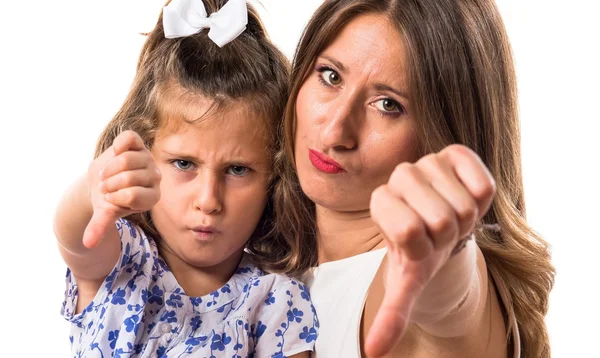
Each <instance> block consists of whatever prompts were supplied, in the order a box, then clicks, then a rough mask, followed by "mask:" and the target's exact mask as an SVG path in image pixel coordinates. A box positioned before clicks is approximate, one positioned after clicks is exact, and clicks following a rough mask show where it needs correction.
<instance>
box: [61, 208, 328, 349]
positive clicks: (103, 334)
mask: <svg viewBox="0 0 600 358" xmlns="http://www.w3.org/2000/svg"><path fill="white" fill-rule="evenodd" d="M117 225H118V226H119V225H121V227H120V229H119V235H120V236H121V257H120V258H119V260H118V262H119V263H118V264H117V265H116V266H115V267H116V268H114V269H113V270H112V271H111V272H110V275H109V276H108V277H107V278H106V281H107V282H105V284H103V285H102V286H101V287H100V288H99V290H98V294H97V295H96V297H100V298H97V299H96V300H95V301H93V302H91V303H90V304H89V305H87V306H86V308H85V309H84V310H83V312H81V313H78V314H76V313H75V308H76V303H77V301H76V298H77V296H78V287H77V283H76V281H75V280H74V278H73V276H72V274H71V273H70V271H69V275H68V276H67V278H66V279H67V288H66V290H65V302H64V303H63V305H62V310H61V314H62V315H63V316H64V317H65V318H67V319H68V320H69V321H70V322H71V324H72V325H71V333H70V334H69V336H68V337H69V340H70V341H71V355H70V356H71V357H92V356H94V357H101V358H115V357H118V358H128V357H139V356H142V355H144V356H153V357H160V358H167V357H169V358H173V357H177V358H188V357H210V356H212V357H215V358H244V357H256V358H258V357H265V358H266V357H271V356H273V357H280V358H283V357H284V356H285V355H287V354H289V353H293V352H300V351H310V350H312V349H313V347H314V342H315V339H316V338H317V335H318V331H319V329H318V321H317V319H316V317H315V315H316V314H315V312H314V309H313V308H312V307H311V304H310V301H309V300H308V299H309V297H310V296H309V295H308V289H307V287H306V286H304V285H303V283H302V282H300V281H295V280H293V279H291V278H289V277H286V276H285V275H279V274H265V273H263V272H262V271H261V270H260V269H259V268H257V267H255V266H254V265H252V264H251V259H250V258H249V257H248V256H245V257H243V258H242V261H243V262H244V263H243V264H240V265H239V268H238V270H237V271H236V274H234V276H233V277H232V278H230V279H229V280H228V282H227V283H226V284H224V285H222V286H221V287H218V288H216V289H215V290H212V291H211V292H210V293H208V294H205V295H202V296H201V297H190V296H187V295H186V293H185V291H184V290H183V288H182V287H181V285H180V284H179V283H178V282H177V280H176V278H175V275H174V274H172V272H171V271H170V269H169V267H168V265H167V264H166V262H164V260H163V258H161V257H160V255H159V253H158V246H157V243H156V242H155V241H154V240H153V239H152V238H149V237H147V236H146V235H145V234H144V232H143V231H141V230H140V228H139V227H137V226H136V225H127V221H126V220H120V221H119V222H118V223H117ZM132 235H134V236H135V239H134V238H133V237H132ZM123 263H124V265H122V264H123ZM244 288H245V289H244ZM242 290H244V291H243V292H242ZM298 322H301V323H298Z"/></svg>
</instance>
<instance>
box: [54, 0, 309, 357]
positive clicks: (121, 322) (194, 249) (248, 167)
mask: <svg viewBox="0 0 600 358" xmlns="http://www.w3.org/2000/svg"><path fill="white" fill-rule="evenodd" d="M224 3H225V0H211V1H208V0H205V2H204V4H203V3H202V2H201V1H200V0H188V1H173V2H171V3H170V4H168V6H167V7H166V8H165V9H164V11H163V15H162V16H161V19H160V20H159V22H158V24H157V26H156V28H155V29H154V30H153V31H152V32H151V33H150V34H149V38H148V40H147V42H146V44H145V45H144V48H143V50H142V53H141V56H140V59H139V63H138V71H137V75H136V78H135V80H134V84H133V86H132V89H131V91H130V94H129V96H128V98H127V100H126V101H125V103H124V105H123V107H122V108H121V110H120V111H119V112H118V114H117V115H116V116H115V118H114V119H113V120H112V121H111V122H110V123H109V125H108V127H107V128H106V129H105V131H104V133H103V134H102V135H101V137H100V140H99V144H98V148H97V151H96V158H95V160H94V161H93V162H92V164H91V165H90V167H89V168H88V170H87V174H86V175H85V176H84V177H82V178H81V179H80V180H78V181H77V182H76V183H75V184H74V185H73V187H72V188H71V189H70V190H69V191H68V192H67V194H66V195H65V197H64V198H63V200H62V201H61V203H60V205H59V207H58V209H57V213H56V218H55V233H56V236H57V238H58V242H59V247H60V252H61V254H62V256H63V258H64V260H65V262H66V263H67V266H68V267H69V269H68V271H67V290H66V299H65V302H64V304H63V309H62V314H63V316H64V317H65V318H66V319H67V320H69V321H70V322H72V335H71V337H70V339H71V343H72V352H73V355H74V356H76V357H115V358H116V357H130V356H139V357H182V356H186V355H191V356H198V357H209V356H210V357H232V356H233V357H248V356H250V357H251V356H255V357H290V356H294V357H308V354H309V351H311V350H312V349H313V345H314V340H315V338H316V336H317V329H318V322H317V318H316V316H315V311H314V308H313V306H312V304H311V301H310V298H309V295H308V291H307V289H306V287H305V286H304V285H303V284H302V283H301V282H299V281H297V280H294V279H291V278H289V277H287V276H284V275H281V274H267V273H265V272H263V271H262V268H264V269H268V270H269V271H280V272H288V273H292V274H295V273H298V267H300V264H299V262H298V260H297V257H298V256H299V250H300V249H301V247H300V245H299V243H298V242H286V241H285V240H284V239H283V238H282V236H279V235H277V234H276V233H275V232H274V230H273V229H272V227H273V223H272V219H271V218H272V212H273V210H274V209H273V207H272V205H271V204H270V186H271V182H272V178H273V160H272V153H273V151H274V148H275V147H276V146H277V142H276V141H277V136H276V135H275V133H276V131H277V128H278V125H277V124H278V122H279V120H280V118H281V116H282V112H283V106H284V104H285V99H286V98H285V97H286V93H287V92H286V89H287V82H286V81H287V75H288V72H287V70H288V67H287V62H286V59H285V57H284V56H283V55H282V54H281V53H280V52H279V51H278V50H277V49H276V48H275V47H274V46H273V45H272V44H271V43H270V41H269V40H268V38H267V36H266V33H265V30H264V28H263V27H262V25H261V23H260V20H259V18H258V16H257V15H256V13H255V12H254V11H253V9H250V11H248V10H247V8H246V3H245V1H244V0H230V1H229V2H227V4H224ZM204 7H206V9H204ZM207 13H209V14H210V13H213V15H211V16H210V20H209V18H208V17H207V16H206V15H207ZM241 14H243V15H244V16H241ZM247 15H249V16H247ZM163 18H164V20H163ZM163 21H164V22H163ZM198 24H204V27H209V28H210V30H209V31H208V34H207V31H206V30H202V28H201V27H200V26H198ZM166 37H168V38H166ZM115 223H116V225H115ZM244 248H246V249H247V250H248V251H250V252H251V253H252V255H247V254H245V253H244ZM251 258H252V260H251ZM259 267H260V268H259Z"/></svg>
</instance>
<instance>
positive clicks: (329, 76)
mask: <svg viewBox="0 0 600 358" xmlns="http://www.w3.org/2000/svg"><path fill="white" fill-rule="evenodd" d="M318 71H319V72H320V73H319V79H320V80H321V81H323V82H324V83H325V84H326V85H329V86H338V85H339V84H340V83H342V78H341V77H340V75H339V74H338V73H337V72H335V71H334V70H332V69H331V68H327V67H323V68H319V69H318Z"/></svg>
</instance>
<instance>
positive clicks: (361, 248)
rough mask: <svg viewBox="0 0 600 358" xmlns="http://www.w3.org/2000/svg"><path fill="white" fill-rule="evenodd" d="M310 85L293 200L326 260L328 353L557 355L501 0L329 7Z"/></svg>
mask: <svg viewBox="0 0 600 358" xmlns="http://www.w3.org/2000/svg"><path fill="white" fill-rule="evenodd" d="M292 83H293V84H294V85H293V87H292V89H291V97H290V101H289V103H288V107H287V112H286V118H285V123H284V128H283V131H284V133H283V134H284V135H285V140H286V144H285V148H283V149H282V151H281V153H280V156H279V165H280V167H281V170H282V172H283V178H282V179H281V180H280V181H279V183H278V184H277V187H276V188H275V200H276V207H275V209H276V211H277V212H278V213H279V215H280V220H278V230H280V231H281V232H285V233H287V234H288V235H300V236H302V237H304V238H305V241H304V242H305V248H304V263H303V264H304V266H305V267H310V266H316V268H315V269H313V270H311V271H310V272H309V274H308V278H307V280H308V282H309V284H310V285H311V293H312V296H313V299H314V302H315V307H316V310H317V313H318V315H319V319H320V322H321V327H320V331H319V338H318V340H317V347H316V356H317V357H320V358H323V357H326V358H329V357H358V356H360V355H361V354H362V355H363V356H373V357H375V356H377V357H378V356H388V357H434V356H435V357H437V356H444V357H506V356H515V357H517V356H524V357H536V358H537V357H548V356H549V355H550V353H549V350H550V348H549V342H548V335H547V332H546V327H545V324H544V316H545V314H546V311H547V308H548V295H549V291H550V290H551V288H552V285H553V279H554V271H553V267H552V264H551V262H550V257H549V254H548V248H547V244H546V243H545V242H544V241H543V240H542V239H541V238H540V237H538V236H537V234H536V233H534V232H533V231H532V230H531V229H530V228H529V227H528V225H527V223H526V221H525V204H524V195H523V184H522V178H521V162H520V154H519V146H520V143H519V141H520V137H519V123H518V118H517V97H516V93H517V92H516V87H515V77H514V68H513V63H512V58H511V52H510V45H509V42H508V39H507V35H506V32H505V29H504V26H503V23H502V20H501V18H500V15H499V13H498V10H497V8H496V6H495V4H494V3H493V1H492V0H404V1H402V0H330V1H326V2H325V3H324V4H323V5H322V6H321V7H320V8H319V9H318V10H317V11H316V13H315V15H314V16H313V18H312V19H311V21H310V22H309V24H308V26H307V28H306V29H305V32H304V34H303V37H302V38H301V40H300V44H299V46H298V49H297V52H296V56H295V62H294V66H293V75H292ZM469 148H470V149H469ZM496 223H497V224H498V226H499V227H500V230H487V229H485V228H486V227H487V228H489V227H490V225H494V224H496ZM483 225H487V226H483ZM471 233H473V234H474V235H471ZM471 237H475V240H468V238H471ZM273 269H277V267H273ZM367 333H368V334H367Z"/></svg>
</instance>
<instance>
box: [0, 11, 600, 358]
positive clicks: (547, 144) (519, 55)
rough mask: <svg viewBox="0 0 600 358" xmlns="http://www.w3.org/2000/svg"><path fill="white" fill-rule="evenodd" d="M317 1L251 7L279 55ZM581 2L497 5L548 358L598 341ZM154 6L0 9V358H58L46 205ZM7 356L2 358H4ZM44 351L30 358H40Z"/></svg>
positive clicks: (64, 352)
mask: <svg viewBox="0 0 600 358" xmlns="http://www.w3.org/2000/svg"><path fill="white" fill-rule="evenodd" d="M319 3H320V1H317V0H310V1H307V0H301V1H300V0H295V1H292V0H262V4H263V5H264V7H263V8H260V10H261V12H262V13H263V15H264V21H265V23H266V25H267V28H268V30H269V31H270V34H271V36H272V38H273V40H274V41H275V43H276V44H277V45H279V46H280V47H281V48H282V49H283V51H284V52H285V53H286V54H287V55H288V56H291V55H292V54H293V51H294V49H295V45H296V41H297V39H298V37H299V34H300V31H301V29H302V27H303V26H304V24H305V23H306V21H307V20H308V18H309V16H310V15H311V13H312V12H313V11H314V9H316V7H317V6H318V5H319ZM594 3H595V2H594V1H587V0H571V1H570V2H568V3H567V2H565V1H552V0H546V1H542V0H527V1H524V0H498V5H499V7H500V10H501V12H502V14H503V16H504V20H505V23H506V26H507V28H508V32H509V36H510V38H511V40H512V44H513V47H514V53H515V58H516V63H517V71H518V73H517V74H518V81H519V89H520V109H521V123H522V130H523V140H522V148H523V165H524V176H525V190H526V198H527V210H528V217H529V221H530V224H531V225H532V226H533V227H534V228H535V229H536V230H538V231H539V232H540V233H541V234H542V235H543V236H544V237H545V238H546V239H547V240H548V241H549V242H550V243H551V245H552V251H553V260H554V263H555V265H556V269H557V271H558V275H557V277H556V285H555V288H554V290H553V292H552V295H551V306H550V312H549V314H548V316H547V323H548V327H549V330H550V334H551V340H552V348H553V357H583V356H586V357H589V356H591V355H592V356H593V355H595V354H598V352H597V347H598V345H597V342H598V339H599V337H598V336H599V334H600V328H599V324H600V313H599V309H598V306H599V301H600V299H599V296H598V294H597V290H596V286H597V285H598V283H599V282H600V280H599V278H598V274H599V273H600V269H599V268H598V267H599V263H598V261H599V258H598V251H599V250H600V244H599V241H600V240H599V239H600V225H599V224H598V223H599V221H600V220H599V219H600V218H599V217H598V216H599V214H600V209H599V203H600V194H599V189H598V187H599V184H600V174H599V170H598V167H599V166H600V165H599V164H600V161H599V159H598V157H599V154H600V149H599V145H598V143H599V142H600V137H599V133H598V132H599V130H600V125H599V124H598V123H599V122H600V110H599V109H598V106H599V102H600V90H599V87H598V86H599V83H600V70H599V66H600V55H599V53H598V50H599V47H600V26H599V22H600V20H599V16H598V15H600V11H599V8H598V5H595V4H594ZM162 4H163V0H118V1H117V0H103V1H94V2H88V1H75V0H69V1H60V0H56V1H42V0H30V1H10V2H3V4H2V5H3V6H2V8H1V9H0V14H1V15H2V16H1V18H2V21H0V40H1V41H0V49H1V50H0V51H1V52H0V120H1V124H0V170H1V175H0V223H1V227H2V242H3V243H4V245H3V246H2V248H1V249H0V253H1V255H2V256H1V258H0V265H1V267H0V273H1V274H2V281H0V282H1V285H0V287H1V292H0V300H1V301H0V305H1V307H2V308H1V310H2V313H1V314H0V317H1V320H2V323H3V325H4V327H5V329H4V332H8V334H6V333H5V334H4V335H3V336H2V337H1V338H0V342H2V344H1V346H2V349H1V350H2V354H1V355H2V356H11V357H15V356H18V357H21V356H23V357H25V356H27V357H33V356H38V357H40V356H51V357H67V356H68V355H69V349H68V348H69V343H68V325H67V323H66V322H65V321H64V320H63V319H62V318H61V316H60V314H59V311H60V307H61V302H62V298H63V291H64V287H65V286H64V274H65V266H64V263H63V262H62V259H61V257H60V256H59V253H58V250H57V248H56V244H55V239H54V236H53V233H52V224H51V223H52V216H53V210H54V207H55V205H56V203H57V201H58V199H59V196H60V195H61V194H62V192H63V191H64V190H65V188H66V187H67V186H68V185H69V184H70V183H71V182H72V181H73V180H74V179H75V178H76V177H77V176H78V175H80V174H82V173H83V172H84V171H85V170H86V168H87V165H88V163H89V160H90V158H91V156H92V153H93V148H94V145H95V141H96V138H97V136H98V135H99V134H100V131H101V129H102V128H103V127H104V125H105V124H106V123H107V121H108V120H109V119H110V118H111V117H112V115H113V114H114V113H115V112H116V110H117V109H118V108H119V106H120V105H121V103H122V101H123V99H124V98H125V95H126V93H127V91H128V89H129V85H130V83H131V80H132V78H133V75H134V71H135V64H136V60H137V56H138V53H139V50H140V47H141V45H142V43H143V41H144V37H143V36H141V35H139V33H140V32H144V31H150V30H151V28H152V27H153V25H154V23H155V21H156V17H157V15H158V12H159V10H160V8H161V6H162ZM9 352H10V353H11V354H10V355H9V354H8V353H9ZM42 352H44V353H42Z"/></svg>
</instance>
